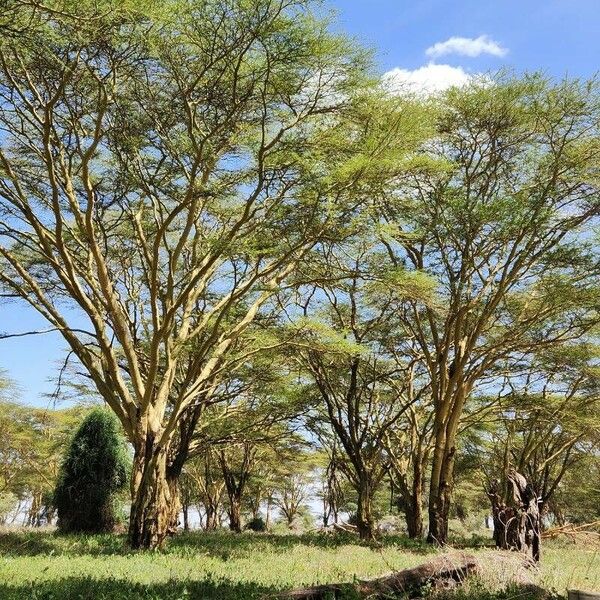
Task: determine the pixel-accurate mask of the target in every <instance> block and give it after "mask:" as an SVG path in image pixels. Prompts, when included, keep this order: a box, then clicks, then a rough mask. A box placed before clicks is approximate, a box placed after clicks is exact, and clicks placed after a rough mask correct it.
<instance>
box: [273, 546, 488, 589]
mask: <svg viewBox="0 0 600 600" xmlns="http://www.w3.org/2000/svg"><path fill="white" fill-rule="evenodd" d="M478 569H479V565H478V563H477V561H476V560H475V557H474V556H471V555H468V554H445V555H443V556H438V557H437V558H435V559H433V560H431V561H429V562H426V563H424V564H422V565H419V566H418V567H414V568H412V569H404V570H403V571H396V572H394V573H391V574H390V575H385V576H384V577H378V578H376V579H368V580H364V581H357V582H355V583H333V584H326V585H316V586H313V587H308V588H303V589H296V590H291V591H289V592H286V593H284V594H281V595H280V596H279V598H282V599H286V600H292V599H293V600H333V599H335V598H342V597H344V596H345V595H346V594H348V592H354V594H355V595H357V596H358V597H359V598H369V599H370V600H378V599H379V600H383V599H388V598H390V597H392V596H394V595H399V594H404V595H407V594H408V596H409V597H411V598H415V597H418V596H419V595H420V594H421V590H422V588H423V587H424V586H427V585H436V586H438V585H439V586H443V585H448V584H449V583H451V582H452V583H455V582H462V581H463V580H464V579H465V578H466V577H467V576H468V575H471V574H473V573H475V572H477V570H478Z"/></svg>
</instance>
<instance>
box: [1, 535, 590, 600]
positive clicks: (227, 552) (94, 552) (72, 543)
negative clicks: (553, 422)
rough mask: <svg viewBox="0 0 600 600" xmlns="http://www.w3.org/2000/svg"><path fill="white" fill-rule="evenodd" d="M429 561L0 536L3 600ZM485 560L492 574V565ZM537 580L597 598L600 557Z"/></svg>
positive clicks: (225, 583) (322, 550) (199, 588)
mask: <svg viewBox="0 0 600 600" xmlns="http://www.w3.org/2000/svg"><path fill="white" fill-rule="evenodd" d="M474 551H475V552H480V551H479V550H474ZM434 552H435V550H433V549H432V548H431V547H429V546H426V545H425V544H420V543H418V544H416V543H413V542H410V541H408V540H405V539H403V538H399V537H389V538H385V539H384V540H383V543H382V546H381V547H379V548H370V547H368V546H366V545H361V544H358V543H357V541H356V540H355V539H354V538H352V537H327V536H323V535H316V534H314V535H307V536H293V535H281V536H279V535H261V534H250V533H247V534H243V535H241V536H236V535H232V534H229V533H225V532H223V533H214V534H205V533H192V534H188V535H180V536H178V537H176V538H174V539H172V540H170V542H169V544H168V545H167V547H166V548H165V549H164V550H162V551H160V552H132V551H130V550H128V549H127V548H126V547H125V544H124V538H123V537H121V536H89V537H87V536H57V535H55V534H53V533H50V532H40V531H37V532H32V531H28V532H16V533H5V534H3V535H1V536H0V553H1V557H0V598H2V599H5V598H6V599H11V600H12V599H13V598H14V599H17V598H18V599H19V600H20V599H21V598H32V599H35V600H41V599H47V600H51V599H52V600H63V599H67V600H69V599H75V598H77V599H80V598H81V599H83V598H99V599H102V600H108V599H115V600H117V599H127V600H137V599H142V598H143V599H145V600H148V599H154V598H156V599H161V600H162V599H168V600H176V599H180V598H218V599H222V600H246V599H248V600H252V599H253V598H262V597H264V596H265V595H272V594H274V593H276V592H277V591H280V590H284V589H289V588H292V587H299V586H306V585H312V584H317V583H325V582H341V581H352V580H353V579H354V578H368V577H375V576H378V575H382V574H384V573H387V572H389V571H393V570H397V569H403V568H407V567H411V566H414V565H417V564H419V563H421V562H424V561H426V560H427V559H428V555H430V554H432V553H434ZM484 552H485V557H486V561H485V562H486V564H487V565H491V566H490V567H486V571H487V570H488V569H489V571H490V573H492V572H493V571H494V567H493V564H494V560H495V555H494V554H493V553H490V551H489V550H488V551H484ZM482 556H483V555H482ZM535 578H536V581H539V582H541V583H542V584H543V585H544V587H547V588H550V589H552V588H553V589H555V590H556V591H557V592H558V593H559V594H561V595H563V594H565V590H566V588H567V587H580V588H587V589H594V588H598V587H599V586H600V553H599V551H598V549H597V548H596V549H591V548H588V547H584V548H582V547H576V546H573V545H571V546H568V545H565V544H562V545H559V544H553V545H552V546H549V547H546V548H545V553H544V563H543V566H542V570H541V573H540V574H538V575H535ZM492 580H493V578H489V577H488V579H487V583H486V574H485V573H484V575H483V578H482V581H483V586H484V587H488V588H490V589H489V590H488V591H493V590H492V588H496V587H498V586H499V585H500V583H499V582H493V581H492ZM479 587H480V588H481V586H479ZM476 589H477V586H473V587H472V590H473V593H475V592H476ZM471 597H473V598H474V597H476V596H474V595H472V596H471ZM477 597H478V596H477ZM482 597H483V596H482Z"/></svg>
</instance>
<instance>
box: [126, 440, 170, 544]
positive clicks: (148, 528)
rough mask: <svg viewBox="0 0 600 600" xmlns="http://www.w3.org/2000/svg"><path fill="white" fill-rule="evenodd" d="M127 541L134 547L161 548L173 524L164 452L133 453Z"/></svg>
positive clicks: (165, 454)
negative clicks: (143, 454) (148, 454)
mask: <svg viewBox="0 0 600 600" xmlns="http://www.w3.org/2000/svg"><path fill="white" fill-rule="evenodd" d="M131 479H132V482H131V486H132V490H131V494H132V503H131V512H130V517H129V543H130V545H131V546H132V547H133V548H160V547H161V546H162V545H163V543H164V541H165V539H166V537H167V535H168V533H169V529H170V526H171V524H172V509H171V507H172V504H173V502H174V501H176V499H174V498H173V497H172V487H171V486H170V485H169V481H168V478H167V453H166V451H164V450H159V451H157V452H156V453H154V454H152V455H151V456H147V455H146V456H140V454H139V453H136V455H135V456H134V465H133V473H132V478H131Z"/></svg>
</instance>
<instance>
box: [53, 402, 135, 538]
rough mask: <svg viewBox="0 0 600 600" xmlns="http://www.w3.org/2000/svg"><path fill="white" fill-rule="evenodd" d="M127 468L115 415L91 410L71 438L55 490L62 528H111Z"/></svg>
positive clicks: (60, 526) (90, 529) (84, 530)
mask: <svg viewBox="0 0 600 600" xmlns="http://www.w3.org/2000/svg"><path fill="white" fill-rule="evenodd" d="M128 471H129V461H128V458H127V453H126V449H125V445H124V443H123V440H122V438H121V436H120V434H119V426H118V422H117V420H116V418H115V417H114V416H113V415H112V414H111V413H109V412H107V411H106V410H101V409H96V410H94V411H92V412H91V413H90V414H89V415H88V416H87V417H86V419H85V420H84V421H83V423H82V424H81V426H80V427H79V429H78V430H77V432H76V433H75V436H74V437H73V440H72V441H71V445H70V447H69V449H68V451H67V455H66V457H65V460H64V462H63V464H62V467H61V473H60V479H59V481H58V484H57V486H56V490H55V493H54V504H55V505H56V508H57V510H58V526H59V529H60V531H62V532H64V533H68V532H77V531H82V532H101V531H112V529H113V528H114V526H115V522H116V513H115V506H114V497H115V493H116V492H118V491H119V490H121V489H122V488H123V487H124V486H125V484H126V483H127V475H128Z"/></svg>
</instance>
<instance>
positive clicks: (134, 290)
mask: <svg viewBox="0 0 600 600" xmlns="http://www.w3.org/2000/svg"><path fill="white" fill-rule="evenodd" d="M11 9H12V10H13V11H14V12H15V17H14V18H15V21H14V22H15V23H16V24H19V23H20V24H23V27H19V28H17V29H15V31H14V32H13V33H11V34H10V35H5V36H3V37H2V40H1V42H0V128H1V129H2V133H1V135H0V219H1V221H0V239H1V245H0V256H1V258H2V264H1V267H0V281H1V282H2V283H3V284H4V285H5V286H6V288H7V289H8V290H9V292H10V293H12V294H15V295H17V296H19V297H21V298H22V299H24V300H25V301H26V302H28V303H29V304H30V305H31V306H32V307H33V308H34V309H35V310H37V311H38V312H39V313H40V314H41V315H43V316H44V317H45V318H46V320H47V321H48V323H49V324H50V326H51V327H52V328H54V329H55V330H56V331H58V332H59V333H60V334H61V335H62V336H63V338H64V339H65V341H66V342H67V344H68V346H69V348H70V351H71V352H72V353H73V355H74V356H76V357H77V359H78V361H79V362H80V363H81V364H82V365H83V367H84V368H85V370H86V371H87V373H88V374H89V376H90V378H91V379H92V381H93V383H94V385H95V387H96V388H97V390H98V392H99V393H100V395H101V396H102V397H103V399H104V400H105V401H106V403H107V404H108V405H109V406H110V407H111V409H112V410H113V411H114V412H115V414H116V415H117V416H118V418H119V419H120V421H121V423H122V425H123V428H124V430H125V432H126V434H127V436H128V438H129V440H130V442H131V443H132V444H133V447H134V452H135V454H134V466H133V475H132V478H131V498H132V504H131V516H130V528H129V542H130V544H131V545H132V546H134V547H156V546H159V545H161V543H162V542H163V541H164V539H165V536H166V534H167V531H168V529H169V525H170V523H171V522H172V520H173V517H172V514H171V511H170V510H169V505H171V504H173V503H174V501H175V498H174V497H173V491H172V487H171V486H170V485H169V484H168V481H167V479H168V477H167V475H168V472H169V470H170V468H171V466H172V465H171V462H172V460H173V455H174V454H178V455H180V459H179V462H178V464H177V465H176V467H177V468H176V469H174V471H175V474H176V473H177V472H178V471H180V469H181V464H182V463H183V462H184V460H185V458H186V449H185V445H186V444H187V442H188V441H189V438H190V435H191V432H192V431H193V429H194V428H195V426H196V424H197V422H198V419H199V418H200V412H201V411H199V410H198V411H196V410H195V409H196V408H197V407H199V406H201V405H202V403H203V401H204V400H205V399H206V398H207V397H209V396H210V394H211V392H212V391H213V390H214V389H215V388H216V387H218V379H219V377H220V376H221V375H222V374H223V373H226V372H227V368H228V367H227V365H226V362H227V357H228V353H229V352H230V351H231V349H232V347H234V346H235V344H236V341H237V340H238V339H239V338H240V336H241V335H243V333H244V331H245V329H246V328H247V327H248V325H249V324H250V323H251V322H252V321H253V319H254V318H255V317H256V315H257V314H258V313H259V311H260V310H261V307H262V306H263V305H264V304H265V302H266V301H267V300H268V298H269V297H270V296H271V295H272V294H273V293H274V292H275V291H276V290H277V289H278V287H279V286H281V285H282V284H283V283H284V282H285V281H286V278H287V277H288V276H289V275H290V273H292V272H293V271H294V269H295V266H296V264H297V261H298V260H299V259H300V258H301V257H302V255H303V254H304V253H305V252H306V251H307V249H308V248H310V247H311V246H313V245H314V244H315V243H316V242H317V241H318V240H319V239H321V238H322V236H323V235H324V234H325V232H327V235H329V236H332V235H335V231H334V229H335V227H334V226H335V225H336V224H341V223H343V222H344V221H345V218H344V215H345V214H346V213H347V212H350V211H352V210H353V207H354V203H355V198H356V194H355V193H354V191H353V190H354V184H355V182H356V181H358V179H359V177H360V176H361V175H362V173H363V172H364V168H362V167H363V165H362V164H361V167H360V168H359V167H356V166H354V165H355V164H356V159H357V156H359V155H360V154H361V151H360V150H359V148H360V131H361V130H360V129H356V128H355V131H357V135H355V136H354V137H352V136H348V135H347V133H344V132H343V130H344V124H345V123H347V122H348V123H349V122H350V120H349V119H348V120H345V119H344V117H343V113H344V111H346V110H347V108H348V107H350V106H352V105H353V101H354V100H353V99H354V98H355V96H356V95H355V94H354V91H355V90H356V89H357V87H362V81H363V75H362V73H363V72H364V67H365V63H364V61H363V59H362V57H361V56H360V55H358V54H357V53H356V52H353V51H351V50H350V48H349V45H348V43H347V42H346V41H345V40H344V39H342V38H340V37H336V36H334V35H332V34H330V33H328V30H327V26H326V24H324V23H320V22H318V21H317V20H316V19H315V18H313V16H312V15H311V14H310V12H309V10H308V3H307V2H304V1H303V0H258V1H257V2H251V3H248V2H244V1H242V0H235V1H233V2H231V1H229V0H214V1H210V2H197V3H190V2H186V1H179V0H169V1H168V2H162V3H153V2H149V3H142V4H140V3H137V2H123V3H114V2H111V1H110V0H106V1H101V2H97V1H93V2H92V1H91V0H89V1H88V0H82V1H81V2H77V3H68V6H63V3H62V2H55V1H54V0H50V1H49V2H46V3H44V5H43V6H42V5H40V6H37V4H36V3H30V2H20V1H19V0H15V1H14V2H12V3H11ZM11 32H12V29H11ZM348 139H352V140H353V143H354V142H356V146H354V145H353V144H349V145H347V146H343V145H342V143H341V142H342V140H348ZM377 152H378V148H377V146H371V147H369V148H367V149H366V151H365V152H364V154H366V155H367V158H368V159H369V160H371V161H372V162H373V163H376V162H377ZM349 160H351V161H354V162H352V163H351V164H350V166H349V167H348V168H346V169H342V168H340V165H341V164H344V163H346V162H348V161H349ZM348 200H351V202H348ZM349 204H350V206H349ZM340 226H341V225H340ZM190 411H191V418H190V419H189V420H188V421H187V428H186V429H185V431H183V432H182V434H181V435H178V428H179V426H180V425H181V424H182V422H183V416H184V414H189V413H190ZM175 439H177V440H178V441H177V442H174V440H175ZM176 443H181V444H182V445H183V448H182V452H179V449H178V448H175V447H174V445H175V444H176Z"/></svg>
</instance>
